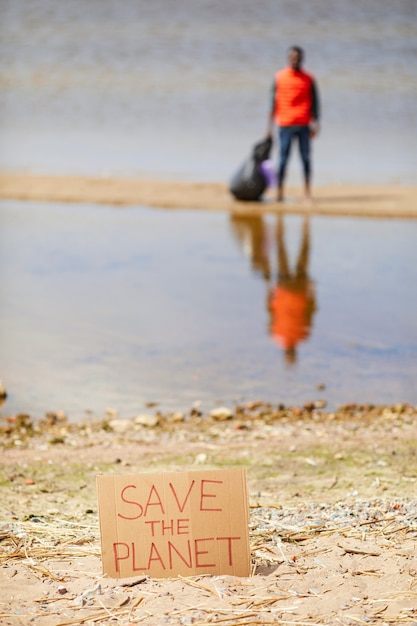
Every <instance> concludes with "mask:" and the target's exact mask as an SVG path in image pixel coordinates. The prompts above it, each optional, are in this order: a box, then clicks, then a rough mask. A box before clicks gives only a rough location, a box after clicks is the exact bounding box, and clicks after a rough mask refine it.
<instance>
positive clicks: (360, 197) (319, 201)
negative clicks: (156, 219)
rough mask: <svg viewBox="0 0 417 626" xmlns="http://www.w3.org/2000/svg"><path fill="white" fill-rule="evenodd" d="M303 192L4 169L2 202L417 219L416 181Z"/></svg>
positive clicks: (0, 177)
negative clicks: (281, 195) (252, 197)
mask: <svg viewBox="0 0 417 626" xmlns="http://www.w3.org/2000/svg"><path fill="white" fill-rule="evenodd" d="M300 193H301V188H298V187H291V186H289V187H288V191H287V195H288V200H287V201H286V202H284V203H278V202H276V201H275V200H274V190H272V189H271V190H268V192H267V193H266V194H265V197H264V200H263V201H262V202H241V201H237V200H235V199H234V198H233V197H232V195H231V194H230V192H229V188H228V185H227V184H226V183H198V182H197V183H195V182H183V181H166V180H142V179H133V178H118V177H92V176H70V175H36V174H27V173H7V172H0V199H1V200H23V201H32V202H67V203H84V204H102V205H110V206H126V207H127V206H138V205H142V206H148V207H152V208H161V209H195V210H204V211H226V212H230V213H237V214H242V213H243V214H244V213H254V212H255V213H278V212H283V213H295V214H300V213H301V214H303V213H309V214H310V215H325V216H338V217H365V218H394V219H417V186H413V185H404V186H403V185H394V184H388V185H356V184H331V185H317V186H315V187H313V204H312V205H311V206H309V205H306V204H305V203H303V201H302V199H301V198H300Z"/></svg>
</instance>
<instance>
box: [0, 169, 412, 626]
mask: <svg viewBox="0 0 417 626" xmlns="http://www.w3.org/2000/svg"><path fill="white" fill-rule="evenodd" d="M298 193H299V190H291V189H290V190H289V192H288V194H289V197H290V201H288V202H286V203H285V204H284V205H283V206H282V205H279V204H278V203H275V202H274V201H273V199H272V197H269V198H266V200H265V202H262V203H249V204H246V203H239V202H235V201H234V200H233V198H231V196H230V194H229V193H228V189H227V186H226V185H224V184H197V183H196V184H192V183H170V182H167V181H164V182H160V181H158V182H157V181H140V180H120V179H110V178H80V177H69V176H60V177H51V176H32V175H26V174H0V198H3V199H22V200H38V201H57V202H84V203H103V204H109V205H147V206H151V207H152V206H155V207H161V208H173V209H175V208H179V209H181V208H194V209H206V210H219V211H220V210H221V211H236V212H241V211H243V212H245V211H279V210H285V212H291V211H293V212H302V211H306V210H308V211H310V212H313V213H314V214H326V215H335V216H337V215H351V216H364V217H365V216H374V217H393V218H415V217H417V187H400V186H398V187H397V186H386V187H372V186H361V187H359V186H342V185H340V186H339V185H334V186H327V187H320V188H316V189H315V200H314V204H313V206H312V207H306V206H304V205H303V204H302V203H301V202H299V201H298V196H297V194H298ZM1 415H2V416H3V417H0V445H1V450H2V457H1V458H2V463H1V469H0V488H1V504H2V507H1V517H0V623H1V624H4V625H5V626H20V625H26V624H34V625H35V626H37V625H39V626H64V625H69V624H87V625H92V624H118V625H120V626H131V625H133V624H139V623H143V624H147V625H149V626H161V625H162V624H168V625H173V626H177V625H182V624H185V625H187V624H196V625H199V626H203V625H207V626H208V625H212V624H220V625H222V626H223V625H225V626H229V625H236V626H243V625H245V624H253V625H255V624H293V625H295V624H297V625H300V626H301V625H304V624H327V625H334V624H342V625H346V626H353V625H357V624H379V625H384V624H387V625H391V624H407V625H410V626H411V625H414V626H415V625H417V559H416V543H417V497H416V483H417V460H416V458H417V457H416V439H417V436H416V423H417V408H416V407H410V406H407V405H402V404H399V405H396V406H394V407H357V406H353V405H352V406H346V407H344V408H343V409H341V410H339V411H337V412H336V413H327V412H326V411H325V410H323V407H322V406H320V405H318V406H314V405H311V406H308V407H302V408H297V407H293V408H287V409H284V408H282V409H280V410H278V409H277V408H273V407H270V406H268V405H265V404H263V403H262V402H259V403H252V404H251V405H247V406H244V407H234V408H232V410H231V411H230V414H228V413H227V412H225V413H224V415H223V418H222V417H221V416H219V415H217V417H214V416H211V415H209V414H208V415H199V414H198V411H196V412H195V413H194V414H193V415H182V414H179V413H177V414H169V415H159V414H158V412H157V408H155V407H154V408H152V409H151V408H149V409H148V413H147V416H145V417H143V416H142V417H141V418H139V419H130V420H126V419H123V420H122V419H118V417H117V414H111V415H110V414H109V416H108V419H106V420H99V419H95V418H94V417H93V416H91V417H90V418H89V420H88V421H87V422H85V423H82V424H71V423H68V422H67V421H66V418H65V416H63V415H59V414H58V415H57V414H47V416H46V418H45V420H44V421H43V422H38V423H34V422H33V421H32V419H31V417H30V416H14V415H8V414H7V411H5V410H3V411H2V413H1ZM233 466H239V467H242V466H243V467H246V468H247V473H248V488H249V496H250V545H251V561H252V575H251V576H250V577H248V578H236V577H231V576H215V577H214V576H195V577H190V578H168V579H160V580H155V579H152V578H150V577H149V576H141V577H138V578H133V579H124V580H114V579H110V578H108V577H106V576H104V575H103V574H102V567H101V552H100V534H99V525H98V510H97V498H96V491H95V477H96V475H97V474H103V473H137V472H143V471H166V470H169V471H172V470H179V471H181V470H189V469H203V468H219V467H233Z"/></svg>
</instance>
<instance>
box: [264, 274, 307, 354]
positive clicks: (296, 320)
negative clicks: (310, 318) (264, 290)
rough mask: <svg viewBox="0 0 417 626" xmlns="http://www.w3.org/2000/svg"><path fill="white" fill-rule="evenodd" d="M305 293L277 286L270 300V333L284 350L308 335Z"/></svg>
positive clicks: (292, 346)
mask: <svg viewBox="0 0 417 626" xmlns="http://www.w3.org/2000/svg"><path fill="white" fill-rule="evenodd" d="M307 304H308V303H307V294H306V293H305V292H294V291H290V290H289V289H285V287H281V286H278V287H276V288H275V291H274V294H273V296H272V299H271V302H270V308H271V313H272V324H271V335H272V337H273V338H274V339H276V340H277V341H278V342H279V343H280V344H281V345H282V347H283V348H284V349H285V350H286V349H288V348H294V347H295V346H296V345H297V343H299V342H300V341H303V339H306V338H307V337H308V336H309V333H310V329H309V327H308V325H307V320H306V317H307V315H306V313H307Z"/></svg>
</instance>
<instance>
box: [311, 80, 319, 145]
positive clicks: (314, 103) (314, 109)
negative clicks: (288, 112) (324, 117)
mask: <svg viewBox="0 0 417 626" xmlns="http://www.w3.org/2000/svg"><path fill="white" fill-rule="evenodd" d="M311 115H312V118H313V124H312V126H311V130H310V136H311V137H315V136H316V135H317V134H318V132H319V129H320V99H319V91H318V89H317V84H316V81H315V80H314V79H313V82H312V84H311Z"/></svg>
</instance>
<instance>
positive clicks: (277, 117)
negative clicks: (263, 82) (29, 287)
mask: <svg viewBox="0 0 417 626" xmlns="http://www.w3.org/2000/svg"><path fill="white" fill-rule="evenodd" d="M303 60H304V52H303V50H302V49H301V48H299V47H298V46H292V47H291V48H290V49H289V51H288V66H287V67H286V68H284V69H282V70H280V71H278V72H277V73H276V75H275V80H274V84H273V94H272V106H271V113H270V118H269V125H268V136H269V137H271V136H272V133H273V127H274V124H275V125H276V126H278V136H279V167H278V202H282V201H283V199H284V181H285V174H286V170H287V164H288V159H289V156H290V152H291V145H292V142H293V140H294V139H295V138H296V139H297V140H298V146H299V151H300V157H301V161H302V164H303V174H304V195H305V199H306V200H307V201H308V202H311V156H310V152H311V151H310V139H312V138H313V137H315V136H316V135H317V133H318V131H319V116H320V110H319V97H318V90H317V86H316V83H315V80H314V78H313V77H312V76H311V75H310V74H307V72H304V70H303V69H302V65H303Z"/></svg>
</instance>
